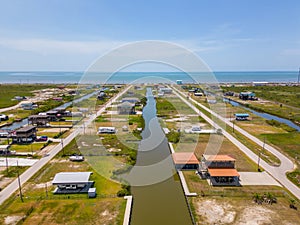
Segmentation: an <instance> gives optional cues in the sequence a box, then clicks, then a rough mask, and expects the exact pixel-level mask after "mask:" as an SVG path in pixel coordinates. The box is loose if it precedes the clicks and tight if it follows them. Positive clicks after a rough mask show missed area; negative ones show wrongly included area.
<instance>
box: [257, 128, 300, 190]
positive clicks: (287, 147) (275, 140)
mask: <svg viewBox="0 0 300 225" xmlns="http://www.w3.org/2000/svg"><path fill="white" fill-rule="evenodd" d="M261 137H262V138H264V137H265V138H266V140H267V142H268V143H270V144H271V145H273V146H274V147H276V148H277V149H279V150H280V151H282V152H284V153H286V154H288V156H290V157H291V158H292V159H293V160H294V161H295V162H296V165H297V166H298V167H297V169H296V170H295V171H293V172H290V173H287V176H288V178H289V179H290V180H291V181H292V182H293V183H294V184H296V185H297V186H298V187H300V169H299V168H300V133H299V132H290V133H281V134H262V135H261Z"/></svg>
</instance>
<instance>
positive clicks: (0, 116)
mask: <svg viewBox="0 0 300 225" xmlns="http://www.w3.org/2000/svg"><path fill="white" fill-rule="evenodd" d="M5 120H8V116H7V115H4V114H0V121H5Z"/></svg>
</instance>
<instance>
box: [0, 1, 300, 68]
mask: <svg viewBox="0 0 300 225" xmlns="http://www.w3.org/2000/svg"><path fill="white" fill-rule="evenodd" d="M299 12H300V1H298V0H287V1H274V0H206V1H202V0H190V1H176V0H172V1H169V0H164V1H161V0H160V1H158V0H152V1H142V0H132V1H122V0H119V1H116V0H107V1H101V0H51V1H48V0H26V1H24V0H0V71H84V70H86V69H87V68H88V67H89V66H90V65H91V64H92V63H93V62H94V61H95V60H96V59H97V58H99V57H100V56H103V55H105V54H106V53H108V52H110V51H111V50H112V49H115V48H117V47H118V46H122V45H125V44H127V43H130V42H136V41H144V40H159V41H166V42H171V43H175V44H178V45H180V46H182V47H184V48H187V49H189V50H190V51H192V52H193V53H195V54H196V55H197V56H199V57H200V58H201V59H202V60H203V61H204V62H205V63H206V64H207V65H208V66H209V67H210V68H211V69H212V70H213V71H260V70H270V71H296V70H298V68H299V66H300V29H299V28H300V13H299ZM140 69H141V70H144V69H145V70H147V68H146V67H145V68H142V67H141V68H140Z"/></svg>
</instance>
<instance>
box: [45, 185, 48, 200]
mask: <svg viewBox="0 0 300 225" xmlns="http://www.w3.org/2000/svg"><path fill="white" fill-rule="evenodd" d="M45 188H46V197H47V198H48V187H47V182H46V183H45Z"/></svg>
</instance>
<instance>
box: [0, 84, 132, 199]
mask: <svg viewBox="0 0 300 225" xmlns="http://www.w3.org/2000/svg"><path fill="white" fill-rule="evenodd" d="M130 87H131V86H128V87H127V88H125V89H124V90H123V91H121V92H120V93H119V94H117V95H116V96H115V97H113V98H112V99H111V100H109V101H108V103H106V104H105V105H104V106H103V107H102V108H101V109H100V110H99V111H98V112H97V113H96V114H92V115H90V116H89V117H88V119H86V120H85V122H84V126H85V127H87V126H88V125H89V124H90V123H91V122H92V121H93V120H94V119H95V118H96V117H97V116H99V115H100V114H101V113H103V111H104V110H105V109H106V107H109V106H110V105H111V104H112V102H114V101H115V100H116V99H118V98H119V97H120V96H121V95H123V94H124V93H125V92H126V91H127V90H128V89H129V88H130ZM84 126H83V125H81V126H80V127H78V128H76V129H74V131H73V132H72V133H71V134H70V135H69V136H68V137H66V138H65V139H63V141H62V143H59V144H57V145H55V146H54V147H53V149H52V150H51V151H50V152H49V153H48V154H47V155H46V156H45V157H43V158H41V159H40V160H38V161H37V162H36V163H35V164H34V165H33V166H31V167H30V168H29V169H27V170H26V171H25V172H24V173H22V174H21V176H20V181H21V185H23V184H24V183H26V182H27V181H28V180H29V179H30V178H31V177H32V176H33V175H34V174H35V173H37V172H38V171H39V170H40V169H41V168H42V167H43V166H45V165H46V164H47V163H48V162H49V161H50V160H51V159H52V158H53V157H54V156H55V155H56V154H57V153H58V152H60V151H61V150H62V147H63V146H66V145H68V144H69V143H70V142H71V141H72V140H73V139H74V138H75V137H76V136H77V135H78V134H79V133H81V132H82V131H83V127H84ZM18 188H19V186H18V179H15V180H14V181H13V182H12V183H10V184H9V185H8V186H7V187H6V188H4V189H3V190H2V191H1V192H0V204H2V203H3V202H4V201H5V200H6V199H8V198H9V197H10V196H11V195H12V194H13V193H14V192H16V191H17V190H18Z"/></svg>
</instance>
